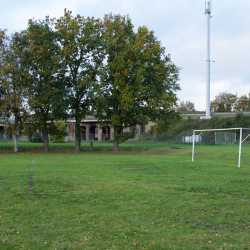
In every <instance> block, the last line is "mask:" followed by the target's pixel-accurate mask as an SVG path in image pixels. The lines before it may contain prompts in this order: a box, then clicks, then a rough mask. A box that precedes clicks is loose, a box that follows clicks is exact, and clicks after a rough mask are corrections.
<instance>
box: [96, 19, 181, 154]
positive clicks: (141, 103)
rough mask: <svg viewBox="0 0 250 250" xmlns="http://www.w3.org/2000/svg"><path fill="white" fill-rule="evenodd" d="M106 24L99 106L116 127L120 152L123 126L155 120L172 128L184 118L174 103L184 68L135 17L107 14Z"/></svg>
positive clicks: (100, 113) (101, 115) (116, 147)
mask: <svg viewBox="0 0 250 250" xmlns="http://www.w3.org/2000/svg"><path fill="white" fill-rule="evenodd" d="M103 25H104V29H103V41H104V45H105V56H106V57H105V61H104V65H103V68H102V76H101V80H100V84H99V85H98V86H97V90H96V99H95V101H96V102H95V109H96V111H97V117H98V119H99V120H101V121H106V122H107V123H110V124H111V126H112V127H114V146H113V149H114V151H115V152H116V151H118V150H119V136H120V135H119V131H120V130H122V129H123V128H127V127H132V128H133V127H135V126H136V125H137V124H142V123H144V124H147V123H148V122H149V121H152V122H156V123H157V124H158V128H160V129H166V128H167V127H168V125H169V123H172V122H173V121H174V120H175V119H177V118H178V113H176V112H175V111H174V109H173V105H174V104H176V100H177V97H176V94H175V92H176V91H177V90H178V89H179V85H178V84H177V81H178V72H179V69H178V68H177V67H176V66H175V65H174V64H173V63H172V62H171V59H170V56H169V55H167V56H166V55H165V49H164V48H163V47H162V46H161V43H160V41H158V40H157V39H156V37H155V36H154V33H153V31H149V30H148V29H147V28H146V27H139V28H138V31H137V32H136V33H135V32H134V30H133V25H132V23H131V20H130V18H129V17H126V16H120V15H112V14H110V15H106V16H105V17H104V20H103Z"/></svg>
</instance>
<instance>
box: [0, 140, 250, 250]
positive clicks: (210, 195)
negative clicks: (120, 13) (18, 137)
mask: <svg viewBox="0 0 250 250" xmlns="http://www.w3.org/2000/svg"><path fill="white" fill-rule="evenodd" d="M27 145H29V146H27ZM51 145H52V147H51V152H50V153H47V154H45V153H42V152H40V151H41V146H42V145H39V146H37V145H36V147H31V146H34V144H27V143H26V144H25V143H24V144H20V151H21V152H20V153H16V154H14V153H11V150H9V149H11V147H12V146H13V145H12V144H11V143H9V144H8V143H7V144H6V143H5V144H4V143H2V144H0V152H1V153H0V197H1V200H0V228H1V230H0V233H1V234H0V249H1V250H2V249H8V250H10V249H20V248H23V249H31V250H33V249H35V250H36V249H96V250H97V249H99V250H101V249H249V248H250V243H249V241H250V237H249V235H250V214H249V212H250V206H249V205H250V200H249V198H250V193H249V191H250V185H249V182H250V178H249V177H250V155H249V150H250V147H249V146H248V145H244V146H243V148H242V164H241V168H240V169H239V168H238V167H237V162H238V147H237V146H204V145H202V146H196V148H195V152H196V154H195V161H194V162H192V161H191V146H190V145H173V144H171V145H170V144H164V143H161V144H160V143H159V144H140V143H138V144H135V143H134V144H133V143H131V144H127V143H125V144H123V145H121V151H122V152H121V153H118V154H114V153H112V152H111V148H112V144H109V143H94V148H93V150H90V147H89V144H86V145H85V144H83V145H82V152H81V153H78V154H76V153H72V152H73V151H72V150H71V148H72V149H73V147H74V144H72V145H71V144H62V145H55V144H54V146H53V144H51ZM29 147H30V149H29ZM63 147H64V149H63ZM8 148H9V149H8ZM39 148H40V149H39ZM53 148H54V149H53ZM39 150H40V151H39ZM56 152H57V153H56ZM32 166H33V172H32ZM31 172H32V175H31ZM31 177H32V178H31ZM31 180H32V181H31Z"/></svg>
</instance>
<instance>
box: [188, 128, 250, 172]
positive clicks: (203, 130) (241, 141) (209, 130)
mask: <svg viewBox="0 0 250 250" xmlns="http://www.w3.org/2000/svg"><path fill="white" fill-rule="evenodd" d="M243 129H244V130H248V131H249V130H250V128H224V129H201V130H194V131H193V138H192V141H193V149H192V161H194V143H195V139H194V138H196V135H195V132H200V134H199V136H200V135H201V134H202V132H215V131H232V130H234V131H235V130H239V131H240V139H239V160H238V167H239V168H240V159H241V146H242V143H243V142H244V141H245V140H246V139H247V138H248V137H249V136H250V133H249V132H248V133H249V134H248V136H246V138H244V140H242V130H243ZM235 142H236V137H235Z"/></svg>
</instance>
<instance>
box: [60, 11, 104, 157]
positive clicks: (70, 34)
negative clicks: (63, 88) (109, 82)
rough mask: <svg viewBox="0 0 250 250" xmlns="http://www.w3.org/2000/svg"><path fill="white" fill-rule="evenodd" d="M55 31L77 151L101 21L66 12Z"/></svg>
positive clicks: (96, 65)
mask: <svg viewBox="0 0 250 250" xmlns="http://www.w3.org/2000/svg"><path fill="white" fill-rule="evenodd" d="M56 30H57V32H58V34H59V41H60V45H61V47H62V51H61V54H60V56H61V59H62V60H63V61H65V62H66V64H67V70H68V82H69V91H70V92H69V111H70V115H71V117H72V118H75V120H76V124H75V145H76V146H75V150H76V151H77V152H79V151H80V143H81V127H80V123H81V119H83V118H85V117H86V115H87V114H89V112H90V106H91V103H92V101H91V99H92V98H91V93H92V92H93V85H94V83H96V82H97V79H98V78H97V77H98V70H99V68H100V65H101V63H102V60H103V53H102V40H101V22H100V21H99V20H95V19H94V18H86V19H85V18H84V17H83V16H80V15H77V16H76V17H73V16H72V14H71V12H70V11H66V10H65V13H64V16H63V17H61V18H60V19H58V20H57V23H56Z"/></svg>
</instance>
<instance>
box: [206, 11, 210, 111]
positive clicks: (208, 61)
mask: <svg viewBox="0 0 250 250" xmlns="http://www.w3.org/2000/svg"><path fill="white" fill-rule="evenodd" d="M206 116H210V9H209V7H208V9H207V79H206Z"/></svg>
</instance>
